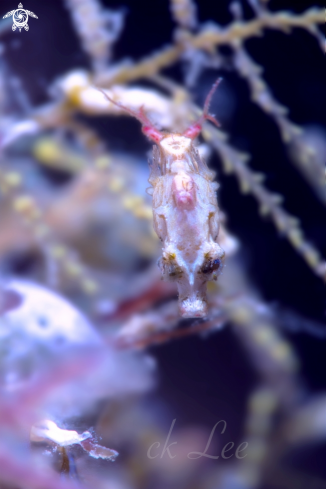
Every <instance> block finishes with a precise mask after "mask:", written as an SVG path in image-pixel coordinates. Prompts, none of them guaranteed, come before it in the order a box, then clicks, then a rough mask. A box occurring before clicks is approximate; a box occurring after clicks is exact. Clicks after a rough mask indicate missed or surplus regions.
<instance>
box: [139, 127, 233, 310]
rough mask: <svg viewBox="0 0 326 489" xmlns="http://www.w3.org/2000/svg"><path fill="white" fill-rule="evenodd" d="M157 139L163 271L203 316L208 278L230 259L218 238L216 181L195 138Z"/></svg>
mask: <svg viewBox="0 0 326 489" xmlns="http://www.w3.org/2000/svg"><path fill="white" fill-rule="evenodd" d="M157 144H158V145H157V146H154V148H153V163H152V166H151V174H150V178H149V182H150V183H151V184H152V185H153V187H154V192H153V217H154V229H155V231H156V233H157V235H158V237H159V238H160V239H161V241H162V242H163V249H162V259H161V260H160V267H161V271H162V276H163V278H164V279H165V280H174V281H176V283H177V286H178V291H179V307H180V313H181V315H182V316H183V317H203V316H206V314H207V301H206V282H208V281H209V280H216V279H217V276H218V274H219V273H220V271H221V268H222V264H223V259H224V251H223V250H222V248H221V247H220V246H219V244H218V243H217V241H216V240H217V236H218V231H219V215H218V206H217V199H216V194H215V190H216V184H215V183H214V182H212V178H213V174H212V172H211V171H210V170H209V169H208V168H207V165H206V164H205V162H204V161H203V160H202V159H201V158H200V156H199V154H198V152H197V151H196V149H195V147H194V145H193V141H192V139H190V138H188V137H185V136H182V135H178V134H172V135H167V136H165V137H164V138H163V139H162V140H161V141H160V142H158V143H157Z"/></svg>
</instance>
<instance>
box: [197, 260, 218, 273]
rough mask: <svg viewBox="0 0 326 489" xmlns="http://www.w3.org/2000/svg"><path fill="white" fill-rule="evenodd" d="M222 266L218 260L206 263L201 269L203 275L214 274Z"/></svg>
mask: <svg viewBox="0 0 326 489" xmlns="http://www.w3.org/2000/svg"><path fill="white" fill-rule="evenodd" d="M220 265H221V260H219V259H218V258H216V260H210V261H209V262H207V263H205V264H204V265H203V267H202V269H201V271H202V273H212V272H214V271H215V270H218V269H219V268H220Z"/></svg>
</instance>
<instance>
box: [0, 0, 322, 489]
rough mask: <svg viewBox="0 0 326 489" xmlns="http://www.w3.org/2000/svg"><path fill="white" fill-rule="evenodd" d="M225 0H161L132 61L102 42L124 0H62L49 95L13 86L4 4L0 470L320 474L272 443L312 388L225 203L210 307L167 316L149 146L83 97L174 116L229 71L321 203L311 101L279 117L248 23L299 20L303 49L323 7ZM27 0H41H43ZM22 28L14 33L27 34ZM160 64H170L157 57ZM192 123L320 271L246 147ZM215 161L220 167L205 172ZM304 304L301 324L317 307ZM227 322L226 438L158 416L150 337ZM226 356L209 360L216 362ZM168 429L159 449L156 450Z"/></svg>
mask: <svg viewBox="0 0 326 489" xmlns="http://www.w3.org/2000/svg"><path fill="white" fill-rule="evenodd" d="M226 4H227V5H228V9H229V13H230V15H231V16H232V19H233V20H232V21H231V22H230V23H229V24H226V25H223V26H222V25H219V24H218V21H219V19H218V17H217V16H216V15H215V13H214V8H213V7H212V10H213V12H212V18H213V20H210V21H209V22H207V23H200V22H199V20H198V16H197V13H198V8H197V6H196V4H195V2H194V1H192V0H170V2H169V6H170V12H171V16H172V19H173V22H174V31H173V44H171V45H169V46H165V47H164V48H162V49H160V50H158V51H155V52H153V53H150V54H148V55H147V56H146V57H144V58H142V59H140V60H138V61H136V60H132V59H130V57H128V58H126V59H123V60H118V61H114V60H115V56H114V50H115V43H117V42H118V41H119V38H120V37H121V36H122V35H123V27H124V23H125V21H126V19H127V17H128V15H129V14H128V11H127V10H126V9H125V8H124V5H123V3H121V6H120V7H119V8H117V9H113V8H112V9H111V8H110V9H105V8H104V7H103V6H102V5H101V3H100V2H99V1H97V0H66V1H65V7H66V9H67V11H68V12H69V15H70V17H71V22H72V26H73V27H71V26H70V28H73V29H74V36H75V37H77V38H78V42H79V43H80V45H81V47H82V49H83V51H84V53H85V54H86V55H87V57H88V63H89V68H88V69H86V68H85V67H83V68H78V67H76V66H75V64H72V65H71V67H70V69H69V70H66V68H64V67H62V68H61V71H60V76H57V77H55V79H53V80H52V82H51V86H50V87H49V89H48V100H47V102H46V103H40V104H37V106H36V105H33V104H31V102H30V101H29V99H28V96H27V91H25V89H24V84H25V83H27V81H28V74H26V73H25V78H26V79H19V77H17V76H14V75H13V74H11V73H10V70H11V68H10V66H9V65H8V63H7V60H6V49H7V48H8V46H7V44H8V42H9V41H8V39H9V40H12V39H13V37H9V34H8V31H9V30H10V28H11V27H10V24H8V22H7V20H8V19H6V21H2V23H1V28H0V29H1V31H0V35H1V36H2V40H3V42H1V58H0V71H1V78H0V108H1V119H0V151H1V154H0V156H1V164H0V190H1V194H0V199H1V200H0V203H1V207H0V220H1V231H0V259H1V261H0V267H1V268H0V270H1V277H0V399H1V404H0V486H1V488H2V487H3V488H20V489H25V488H26V489H27V488H28V489H41V488H42V489H45V488H49V489H50V488H53V489H54V488H57V489H65V488H66V489H68V488H76V487H96V488H99V489H100V488H110V489H137V488H142V489H144V488H148V489H150V488H155V489H160V488H174V487H175V488H178V489H182V488H187V489H190V488H200V489H216V488H221V489H235V488H236V489H255V488H257V489H258V488H261V489H267V488H273V487H274V488H291V489H292V487H293V488H294V487H298V480H299V482H300V481H302V480H303V481H304V482H305V484H306V486H307V487H321V488H322V487H326V482H323V481H322V480H321V479H320V478H319V477H317V476H316V477H313V476H311V475H308V474H305V473H304V472H302V474H299V476H298V474H297V473H296V472H295V471H294V470H293V469H292V468H291V463H289V460H290V458H289V457H290V454H291V453H293V452H296V451H299V450H300V449H302V447H303V448H305V447H311V446H318V444H320V443H322V442H324V441H325V437H326V416H325V410H326V397H325V394H319V395H317V396H313V395H312V394H310V393H309V392H308V389H305V388H304V387H303V382H302V380H301V379H300V375H299V368H300V356H299V355H297V354H296V352H295V351H294V350H295V349H294V347H293V345H292V341H291V338H290V337H289V336H288V335H285V334H284V332H283V331H282V330H281V327H280V323H281V322H282V314H283V313H282V310H281V313H280V314H278V312H277V309H275V308H273V307H271V306H270V305H268V304H267V303H265V302H264V300H263V298H262V297H263V294H262V293H258V292H257V290H255V289H254V286H253V285H252V282H253V281H252V280H249V278H248V276H247V274H246V266H245V265H244V261H243V260H242V259H241V258H242V257H241V253H239V250H241V243H240V241H239V240H238V239H237V237H235V236H233V235H232V234H231V233H230V232H229V231H228V224H227V222H226V220H227V211H228V209H223V211H224V212H225V215H224V217H223V227H222V230H221V233H220V235H219V243H220V244H221V247H222V248H223V249H227V250H228V253H227V254H228V257H227V266H226V268H225V271H224V272H223V276H222V277H221V278H220V279H219V282H218V283H217V284H216V283H210V284H209V288H208V305H209V315H208V316H207V318H205V319H204V320H196V321H195V320H187V321H180V317H179V312H178V307H177V298H176V289H175V286H174V284H171V283H167V282H163V281H161V280H160V273H159V270H158V267H157V263H156V262H157V258H158V257H159V255H160V243H159V242H158V239H157V237H156V235H155V233H154V231H153V229H152V208H151V196H150V195H149V194H147V193H146V188H147V187H148V183H147V179H148V176H149V172H148V169H147V167H146V165H144V161H143V160H145V157H146V155H145V153H144V154H143V155H142V156H139V152H138V151H134V152H132V151H130V150H129V147H128V146H129V140H128V136H129V134H128V131H126V130H125V129H124V128H123V127H122V126H121V125H120V126H118V127H119V128H120V129H119V135H118V139H119V138H120V139H121V140H122V141H123V144H122V147H123V150H120V151H119V150H115V149H114V139H115V138H116V136H114V131H112V134H111V133H110V131H109V132H108V133H107V134H106V138H105V140H104V138H103V137H102V135H101V134H100V133H101V130H99V127H100V126H99V118H100V117H101V120H103V118H104V117H110V118H111V119H112V120H113V121H118V120H120V118H121V117H122V116H123V115H124V113H123V111H122V110H120V109H119V107H117V106H116V105H114V104H112V103H109V102H108V101H107V100H106V99H105V98H104V97H103V94H102V93H101V92H100V91H99V90H98V89H97V87H99V88H101V89H102V90H104V91H105V92H106V93H107V94H108V95H109V97H110V98H113V99H114V100H116V101H119V102H121V103H122V104H123V105H124V106H127V107H129V108H130V109H132V110H133V111H137V110H139V109H140V108H141V107H142V106H143V107H144V109H145V110H146V114H147V115H148V117H149V118H150V119H151V121H153V123H154V124H155V125H156V126H157V127H159V128H162V129H164V130H167V131H173V132H176V131H182V130H183V129H185V127H187V125H188V124H189V123H190V122H192V121H193V120H195V119H196V117H198V116H199V115H200V114H201V109H200V107H199V106H197V105H195V104H194V102H193V101H192V97H191V90H192V88H193V87H195V86H196V85H198V83H199V80H200V79H202V78H201V77H205V76H206V75H207V73H209V71H212V70H213V71H214V77H215V78H216V77H217V75H219V73H220V71H221V70H222V71H223V70H228V71H230V72H232V71H233V72H234V73H236V75H237V76H238V77H239V78H240V79H243V80H244V81H245V82H246V84H247V87H248V90H249V92H250V95H251V99H252V102H253V104H255V105H256V106H257V107H258V109H259V111H261V113H263V114H266V117H267V118H268V119H270V120H271V121H272V122H273V123H274V124H275V127H276V128H277V131H278V139H279V142H280V143H282V144H284V146H285V148H286V150H287V152H288V155H289V158H290V159H291V162H292V163H293V165H294V168H295V169H296V170H297V171H298V173H299V174H300V175H302V178H303V179H304V181H305V182H306V184H307V186H310V189H311V191H312V193H313V195H314V196H315V197H316V200H319V201H320V202H321V203H322V204H325V202H326V194H325V187H324V183H323V182H324V162H323V157H322V155H323V153H324V152H325V148H324V139H325V134H324V132H323V131H324V129H323V128H321V127H320V126H318V125H314V124H313V121H312V123H311V124H310V125H308V126H307V127H306V128H305V129H303V128H301V127H299V126H297V125H296V124H294V123H293V122H292V121H291V120H290V118H289V117H288V111H287V109H286V107H284V106H283V105H281V104H280V103H279V102H278V101H277V100H276V98H275V97H274V95H273V92H272V89H271V88H270V87H269V86H268V84H267V82H266V81H265V80H264V79H263V77H262V68H261V66H259V64H258V63H257V62H256V61H254V57H253V56H251V54H250V49H249V48H248V45H247V41H250V42H253V43H258V44H259V43H260V42H262V40H261V39H260V38H259V37H260V36H263V35H264V33H265V32H266V31H270V30H274V31H279V32H280V35H282V36H284V38H285V37H286V36H288V37H291V36H292V35H293V32H296V31H297V30H298V29H300V30H304V31H306V32H307V33H308V34H309V36H311V37H312V38H315V40H316V43H315V49H316V50H317V49H319V45H321V47H322V46H323V42H324V40H323V38H322V35H321V33H320V31H319V25H320V24H321V23H322V22H324V12H323V11H322V9H319V8H317V7H314V8H310V9H309V10H307V11H304V12H301V13H296V14H295V13H291V12H283V11H276V12H274V11H272V10H269V9H268V2H266V1H261V2H260V1H258V0H248V1H247V2H242V3H240V2H230V3H228V2H226ZM198 7H200V6H198ZM31 8H33V10H35V12H36V14H38V11H37V8H36V6H35V8H34V6H31ZM42 8H45V9H49V10H48V12H49V17H50V14H51V8H52V6H51V5H50V2H49V5H47V6H43V7H42ZM248 12H249V14H248ZM4 14H5V12H4ZM144 15H145V12H144ZM41 21H42V16H41V15H39V23H41ZM37 29H38V27H37V26H35V25H33V26H32V27H31V29H30V32H28V34H26V33H22V35H23V34H24V35H28V36H30V35H32V31H33V32H34V34H33V35H36V36H38V34H37ZM308 34H307V35H308ZM16 35H19V34H17V33H10V36H16ZM15 39H16V38H15ZM37 42H38V43H39V42H40V41H39V37H37ZM150 45H151V44H150V39H148V46H150ZM225 48H227V49H225ZM48 49H49V50H50V53H49V56H51V55H52V54H51V46H49V48H48ZM125 56H129V53H128V52H126V53H125ZM54 57H55V54H54V53H53V58H54ZM176 64H177V65H179V66H181V67H182V69H183V73H184V84H180V83H178V82H176V81H175V79H176V78H177V77H173V76H169V75H167V74H166V73H168V70H166V71H165V72H164V70H165V69H168V68H171V67H173V66H175V65H176ZM163 72H164V73H165V74H162V73H163ZM207 76H208V75H207ZM207 79H208V78H207ZM25 92H26V93H25ZM231 103H232V102H230V104H231ZM221 107H222V106H221ZM222 108H223V107H222ZM137 134H138V133H137ZM202 136H203V138H202V142H201V144H199V145H198V151H199V152H200V154H201V155H202V156H203V157H204V158H205V159H207V160H209V158H210V157H211V156H212V155H213V154H214V153H216V154H217V155H218V158H219V162H220V164H221V168H222V170H223V172H224V173H226V174H232V175H234V176H235V177H236V179H237V181H238V183H239V186H240V190H241V191H242V192H243V193H245V194H250V195H252V196H253V197H254V199H255V200H256V201H257V203H258V206H259V211H260V214H261V215H262V216H263V217H267V218H269V219H270V222H272V223H273V225H274V226H275V229H276V231H277V232H279V233H280V234H281V236H282V237H283V238H285V239H286V240H287V241H288V242H289V244H290V246H291V247H292V248H293V250H294V251H295V252H296V253H298V255H299V256H300V257H301V258H302V259H303V261H304V262H305V263H306V265H307V267H309V269H310V271H311V274H315V275H316V277H318V279H320V280H321V279H324V278H325V275H326V266H325V261H324V260H323V258H322V256H321V253H320V252H319V250H318V249H317V246H315V244H314V243H313V241H309V239H308V238H306V237H305V234H304V231H303V229H302V226H301V225H300V221H299V220H298V219H297V218H296V217H294V216H293V215H291V214H290V213H289V212H288V211H287V210H286V209H285V208H283V207H282V205H281V204H282V200H283V196H282V195H279V194H276V193H275V192H273V191H271V190H270V189H269V187H268V186H265V185H264V184H263V180H264V174H262V173H261V172H258V171H256V170H255V171H254V170H252V169H251V168H250V166H249V159H250V154H249V153H250V151H249V150H248V152H247V153H245V152H244V151H243V150H240V149H237V148H236V145H231V143H230V141H232V134H231V135H230V138H229V139H228V137H227V136H226V134H225V133H224V132H222V131H221V130H219V129H216V128H214V127H212V126H211V125H209V124H206V123H205V124H204V126H203V134H202ZM136 137H138V136H136ZM130 138H131V136H130ZM139 138H142V135H140V131H139ZM208 164H209V163H208ZM263 170H264V168H262V169H261V171H263ZM218 180H219V184H220V185H223V182H222V181H221V180H222V178H221V175H220V174H218ZM239 213H240V215H241V209H240V210H239ZM280 280H282V278H280ZM284 317H285V314H284ZM295 322H296V324H301V323H302V324H304V323H305V321H304V320H303V318H299V319H298V320H295ZM305 324H306V330H307V331H308V332H310V333H312V334H315V333H314V331H315V329H316V328H315V326H314V325H313V326H311V325H310V323H309V322H308V321H306V323H305ZM303 327H304V326H303ZM226 328H232V332H233V335H234V341H238V342H239V344H240V345H242V348H243V350H244V352H245V354H246V355H247V358H248V363H250V365H252V367H253V370H254V371H255V375H256V377H255V381H254V382H253V385H252V386H251V388H250V390H249V391H248V392H247V403H246V407H245V408H244V409H243V413H242V419H243V429H242V431H241V433H240V434H239V433H238V435H237V436H238V438H239V439H238V440H235V439H234V440H231V439H230V438H228V437H230V436H232V435H233V432H232V435H231V434H230V435H228V434H227V433H228V429H229V427H227V428H226V426H227V425H228V423H229V421H228V420H227V422H226V421H224V422H225V434H224V431H223V430H222V426H223V425H218V426H217V425H216V435H215V436H214V437H213V435H212V431H211V429H207V426H202V425H200V424H198V425H197V426H194V425H192V424H191V423H189V424H187V425H183V426H179V424H178V422H176V423H174V422H173V423H172V425H171V421H172V420H173V419H174V416H172V418H171V416H170V415H171V412H173V408H172V407H171V408H169V407H168V406H166V404H165V403H164V401H163V399H162V398H161V397H160V396H159V395H157V393H156V392H153V388H154V387H155V386H156V385H157V379H158V378H159V375H160V371H159V368H157V367H156V362H155V359H154V358H153V351H155V348H154V347H155V346H157V345H163V344H165V343H167V342H171V341H174V340H175V341H177V340H178V341H179V345H180V364H182V362H183V357H182V353H183V352H182V341H183V338H188V337H191V336H192V337H194V336H196V335H200V337H201V338H203V339H204V341H206V342H208V343H209V342H210V340H211V338H212V337H213V335H218V333H219V332H220V331H222V330H223V331H224V330H225V329H226ZM317 329H318V327H317ZM319 333H320V338H322V336H323V332H322V330H321V329H320V330H319ZM316 336H317V333H316ZM321 341H322V340H321ZM149 349H151V355H150V354H149V353H148V352H147V350H149ZM208 361H209V359H208ZM227 370H228V365H227V364H224V365H222V366H221V372H218V373H217V374H218V375H221V376H223V375H224V374H225V372H226V371H227ZM224 371H225V372H224ZM240 384H241V379H239V385H238V386H235V387H236V389H237V388H238V387H240ZM240 390H241V389H240ZM230 417H231V414H230ZM170 418H171V419H170ZM218 421H219V419H217V420H216V422H218ZM222 421H223V420H222ZM171 426H172V427H171ZM170 427H171V428H170ZM211 428H213V426H212V427H211ZM169 429H170V432H169ZM168 433H169V436H170V439H169V438H167V436H168ZM214 433H215V432H214ZM214 433H213V434H214ZM221 434H222V435H224V436H223V437H222V438H221V436H222V435H221ZM211 435H212V437H211V438H210V436H211ZM167 440H168V441H167ZM207 440H210V442H209V443H208V442H207ZM227 442H229V443H228V446H226V443H227ZM167 443H172V444H173V445H172V447H171V450H170V452H171V454H173V457H171V456H170V455H169V452H166V451H164V450H165V448H166V444H167ZM241 444H242V450H243V451H242V452H241V451H240V450H239V452H237V448H240V446H241ZM205 446H206V449H205ZM164 447H165V448H164ZM243 447H245V448H243ZM162 450H163V452H162ZM190 453H192V454H195V456H189V454H190ZM240 453H241V454H242V453H243V454H244V456H240ZM196 454H197V455H198V457H197V455H196ZM161 455H162V456H161ZM163 455H164V456H163ZM208 455H210V456H208ZM238 455H239V456H238ZM216 457H218V459H219V460H218V462H216V460H217V458H216ZM228 458H230V460H228Z"/></svg>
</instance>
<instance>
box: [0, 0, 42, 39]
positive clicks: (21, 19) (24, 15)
mask: <svg viewBox="0 0 326 489" xmlns="http://www.w3.org/2000/svg"><path fill="white" fill-rule="evenodd" d="M29 15H30V16H31V17H34V19H38V17H37V15H35V14H34V12H31V11H30V10H24V9H23V5H22V4H21V3H20V4H19V5H18V9H17V10H12V11H11V12H8V13H7V14H6V15H4V16H3V18H4V19H6V18H7V17H11V16H12V21H13V25H12V30H13V31H15V30H16V29H17V27H18V29H19V32H21V30H22V28H23V27H24V29H25V31H28V29H29V27H28V24H27V22H28V16H29Z"/></svg>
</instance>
